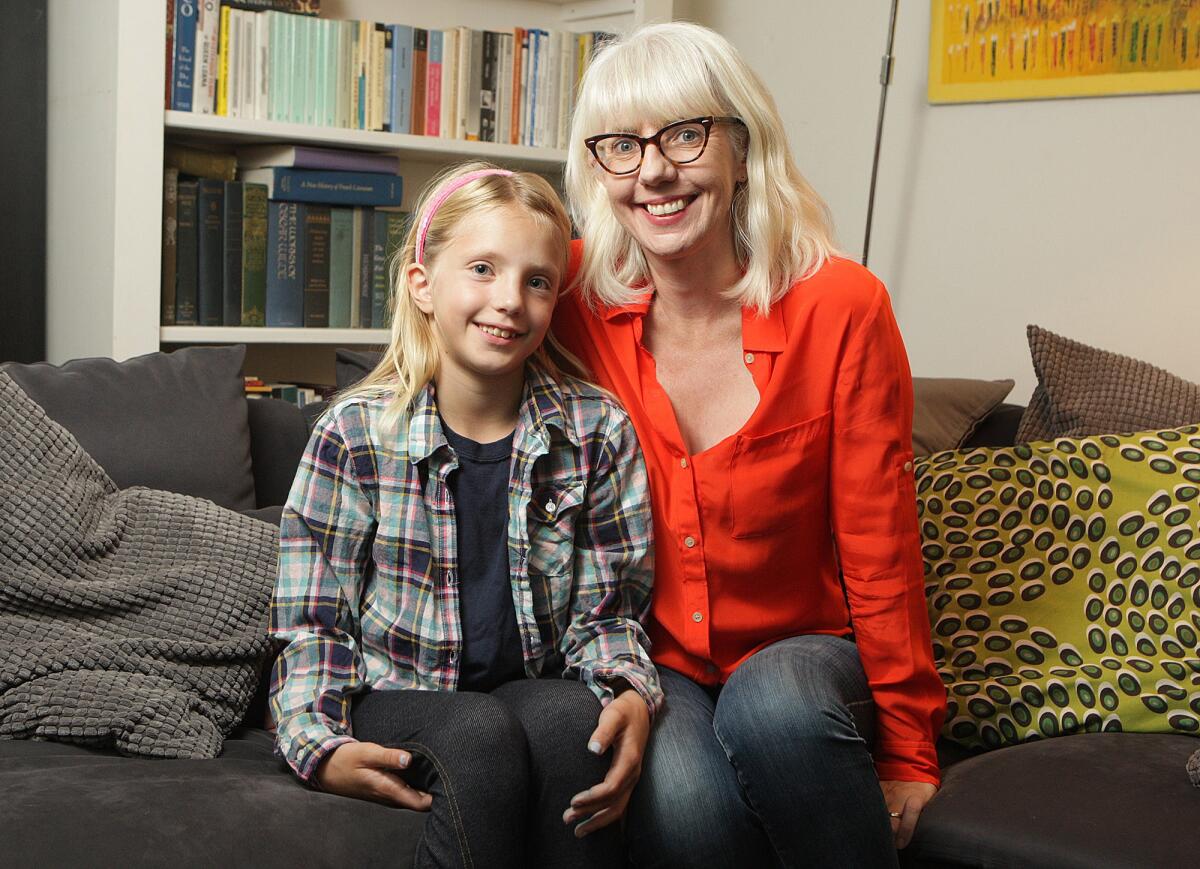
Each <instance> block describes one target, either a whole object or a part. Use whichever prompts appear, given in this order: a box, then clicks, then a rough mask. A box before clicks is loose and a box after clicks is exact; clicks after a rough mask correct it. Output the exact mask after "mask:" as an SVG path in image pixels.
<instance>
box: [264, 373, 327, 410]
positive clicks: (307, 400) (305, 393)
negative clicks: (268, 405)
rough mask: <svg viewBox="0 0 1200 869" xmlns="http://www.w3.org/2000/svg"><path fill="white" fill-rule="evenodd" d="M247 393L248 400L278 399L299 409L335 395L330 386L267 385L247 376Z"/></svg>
mask: <svg viewBox="0 0 1200 869" xmlns="http://www.w3.org/2000/svg"><path fill="white" fill-rule="evenodd" d="M243 379H244V381H245V384H246V385H245V392H246V397H247V398H278V399H281V400H282V401H288V402H291V403H292V404H294V405H296V406H297V407H304V406H305V405H307V404H314V403H316V402H318V401H324V400H325V399H327V398H328V397H329V396H330V395H332V394H333V391H334V390H333V387H330V386H308V385H303V384H296V383H267V382H266V381H264V380H262V379H261V378H259V377H255V376H253V375H246V376H245V377H244V378H243Z"/></svg>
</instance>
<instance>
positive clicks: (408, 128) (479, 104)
mask: <svg viewBox="0 0 1200 869" xmlns="http://www.w3.org/2000/svg"><path fill="white" fill-rule="evenodd" d="M167 5H168V12H167V20H168V22H169V25H168V31H169V32H168V38H167V79H166V80H167V93H166V95H165V96H166V107H167V108H168V109H174V110H177V111H185V112H199V113H203V114H216V115H224V116H228V117H231V118H247V119H254V120H262V121H285V122H290V123H296V124H307V125H310V126H323V127H345V128H348V129H357V130H379V131H386V132H393V133H411V134H416V135H426V136H441V137H444V138H450V139H474V140H479V141H485V142H504V143H509V144H513V145H532V146H538V147H548V148H565V147H566V142H567V134H568V128H569V121H570V117H571V113H572V111H573V109H574V106H575V99H576V95H577V93H578V88H579V82H580V80H581V78H582V77H583V73H584V71H585V70H586V69H587V66H588V63H589V62H590V61H591V58H592V56H593V54H594V52H595V50H596V49H597V48H598V47H599V46H600V45H602V44H603V43H604V42H605V41H606V40H608V39H611V38H612V34H609V33H604V32H598V31H597V32H591V33H568V32H565V31H557V30H545V29H540V28H524V27H514V28H512V29H510V30H502V31H494V30H475V29H473V28H470V27H450V28H446V29H443V30H437V29H425V28H420V27H412V26H409V25H406V24H384V23H380V22H374V21H345V20H333V19H327V18H318V17H317V14H318V12H319V6H320V4H319V0H224V2H221V3H219V4H218V3H217V0H206V2H194V0H187V2H185V0H167Z"/></svg>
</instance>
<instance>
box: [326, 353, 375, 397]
mask: <svg viewBox="0 0 1200 869" xmlns="http://www.w3.org/2000/svg"><path fill="white" fill-rule="evenodd" d="M382 358H383V353H382V352H381V351H378V350H347V349H346V348H345V347H339V348H338V349H337V352H336V354H335V363H334V364H335V368H334V380H335V381H336V383H337V388H338V391H339V392H341V391H342V390H343V389H349V388H350V387H351V386H353V385H354V384H356V383H358V381H360V380H362V379H363V378H364V377H366V376H367V375H368V374H370V373H371V372H372V371H374V370H375V366H376V365H378V364H379V360H380V359H382Z"/></svg>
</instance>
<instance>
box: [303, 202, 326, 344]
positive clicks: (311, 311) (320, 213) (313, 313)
mask: <svg viewBox="0 0 1200 869" xmlns="http://www.w3.org/2000/svg"><path fill="white" fill-rule="evenodd" d="M301 213H302V214H303V217H304V220H303V230H302V231H303V233H304V326H305V328H309V329H312V328H321V327H324V326H328V325H329V206H328V205H307V204H306V205H304V206H303V210H302V212H301Z"/></svg>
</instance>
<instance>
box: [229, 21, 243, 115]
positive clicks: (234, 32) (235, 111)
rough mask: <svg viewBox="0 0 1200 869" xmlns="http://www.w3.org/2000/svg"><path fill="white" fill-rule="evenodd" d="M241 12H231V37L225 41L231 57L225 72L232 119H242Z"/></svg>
mask: <svg viewBox="0 0 1200 869" xmlns="http://www.w3.org/2000/svg"><path fill="white" fill-rule="evenodd" d="M240 11H241V10H238V9H230V10H229V35H228V36H227V37H226V40H225V52H226V54H228V55H229V62H228V63H226V64H225V67H226V69H225V72H226V76H227V78H228V80H227V81H226V82H225V100H226V102H225V110H226V112H227V113H228V115H229V117H231V118H238V117H241V108H242V107H241V106H240V105H238V98H237V94H238V79H240V78H241V70H240V69H238V53H237V52H238V42H239V41H240V39H239V36H240V35H241V34H240V33H239V32H238V27H239V26H240V23H241V18H240V17H239V13H240Z"/></svg>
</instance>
